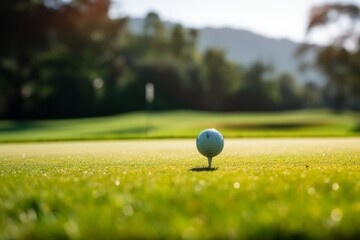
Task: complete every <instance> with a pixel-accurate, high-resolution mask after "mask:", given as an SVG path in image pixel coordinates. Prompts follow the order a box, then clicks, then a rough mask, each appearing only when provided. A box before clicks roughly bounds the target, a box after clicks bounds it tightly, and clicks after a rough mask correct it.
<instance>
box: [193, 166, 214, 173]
mask: <svg viewBox="0 0 360 240" xmlns="http://www.w3.org/2000/svg"><path fill="white" fill-rule="evenodd" d="M216 170H217V168H207V167H196V168H190V169H189V171H192V172H212V171H216Z"/></svg>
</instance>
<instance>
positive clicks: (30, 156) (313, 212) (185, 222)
mask: <svg viewBox="0 0 360 240" xmlns="http://www.w3.org/2000/svg"><path fill="white" fill-rule="evenodd" d="M359 145H360V142H359V139H354V138H352V139H321V140H319V139H269V140H261V139H253V140H230V139H225V148H224V151H223V152H222V153H221V154H220V155H219V156H218V157H216V158H214V160H213V166H214V167H215V168H216V169H215V170H214V171H199V169H200V170H201V169H202V167H205V166H206V165H207V160H206V158H204V157H202V156H201V155H200V154H199V153H198V152H197V151H196V147H195V141H194V140H191V141H190V140H157V141H150V140H147V141H107V142H73V143H35V144H29V143H27V144H3V145H0V186H1V191H0V238H1V239H94V238H95V239H97V238H106V239H119V238H121V239H124V238H126V239H129V238H151V239H154V238H156V239H159V238H161V239H179V238H185V239H188V238H195V239H198V238H201V239H225V238H235V239H264V238H266V239H292V238H296V239H356V238H357V237H358V236H359V234H360V232H359V229H360V220H359V217H358V216H359V213H360V205H359V200H358V196H359V191H360V186H359V183H358V180H357V176H359V174H360V168H359V164H358V156H359V154H360V149H359V147H358V146H359ZM196 170H197V171H196Z"/></svg>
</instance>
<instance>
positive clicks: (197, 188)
mask: <svg viewBox="0 0 360 240" xmlns="http://www.w3.org/2000/svg"><path fill="white" fill-rule="evenodd" d="M194 191H195V192H200V191H201V185H200V184H197V185H195V187H194Z"/></svg>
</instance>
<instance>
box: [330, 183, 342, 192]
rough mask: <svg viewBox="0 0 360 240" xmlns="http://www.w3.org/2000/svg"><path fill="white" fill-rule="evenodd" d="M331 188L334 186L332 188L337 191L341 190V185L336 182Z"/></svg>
mask: <svg viewBox="0 0 360 240" xmlns="http://www.w3.org/2000/svg"><path fill="white" fill-rule="evenodd" d="M331 188H332V190H334V191H337V190H339V188H340V186H339V184H337V183H334V184H333V185H332V187H331Z"/></svg>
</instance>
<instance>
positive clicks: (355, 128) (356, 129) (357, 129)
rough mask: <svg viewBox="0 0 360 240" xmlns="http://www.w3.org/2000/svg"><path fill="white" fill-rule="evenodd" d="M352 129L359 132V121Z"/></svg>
mask: <svg viewBox="0 0 360 240" xmlns="http://www.w3.org/2000/svg"><path fill="white" fill-rule="evenodd" d="M352 131H353V132H356V133H358V132H360V122H358V123H357V124H356V125H355V127H354V128H353V129H352Z"/></svg>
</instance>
